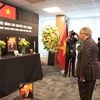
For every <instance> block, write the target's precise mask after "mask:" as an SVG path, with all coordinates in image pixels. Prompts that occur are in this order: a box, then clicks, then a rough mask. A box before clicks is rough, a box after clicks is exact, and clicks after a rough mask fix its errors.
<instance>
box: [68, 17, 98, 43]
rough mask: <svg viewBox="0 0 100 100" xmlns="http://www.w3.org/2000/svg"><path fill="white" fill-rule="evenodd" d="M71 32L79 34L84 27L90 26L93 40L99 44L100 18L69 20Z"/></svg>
mask: <svg viewBox="0 0 100 100" xmlns="http://www.w3.org/2000/svg"><path fill="white" fill-rule="evenodd" d="M68 25H69V31H70V30H74V31H75V32H77V33H79V31H80V29H81V28H82V27H84V26H88V27H90V28H91V30H92V38H93V39H94V40H95V41H96V42H97V39H98V37H100V33H99V31H100V30H99V29H100V17H91V18H77V19H76V18H74V19H69V23H68Z"/></svg>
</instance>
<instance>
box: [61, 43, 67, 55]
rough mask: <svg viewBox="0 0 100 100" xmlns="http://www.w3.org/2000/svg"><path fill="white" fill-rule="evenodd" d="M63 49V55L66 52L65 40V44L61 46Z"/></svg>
mask: <svg viewBox="0 0 100 100" xmlns="http://www.w3.org/2000/svg"><path fill="white" fill-rule="evenodd" d="M60 49H61V50H63V55H65V53H66V42H65V41H63V45H62V46H61V47H60Z"/></svg>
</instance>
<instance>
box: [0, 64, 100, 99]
mask: <svg viewBox="0 0 100 100" xmlns="http://www.w3.org/2000/svg"><path fill="white" fill-rule="evenodd" d="M42 68H43V74H44V77H43V79H42V80H40V81H37V82H34V83H33V86H34V100H80V98H79V93H78V86H77V78H74V77H72V76H70V77H69V76H68V77H66V78H63V76H62V73H61V70H60V69H55V68H54V67H53V66H48V65H42ZM0 100H20V98H19V90H17V91H15V92H14V93H12V94H10V95H8V96H6V97H4V98H1V99H0ZM92 100H100V80H97V82H96V85H95V89H94V92H93V99H92Z"/></svg>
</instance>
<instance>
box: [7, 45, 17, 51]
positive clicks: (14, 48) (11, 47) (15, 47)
mask: <svg viewBox="0 0 100 100" xmlns="http://www.w3.org/2000/svg"><path fill="white" fill-rule="evenodd" d="M8 48H9V50H16V49H17V46H16V44H13V46H11V45H9V47H8Z"/></svg>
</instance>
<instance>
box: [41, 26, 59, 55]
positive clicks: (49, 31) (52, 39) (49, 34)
mask: <svg viewBox="0 0 100 100" xmlns="http://www.w3.org/2000/svg"><path fill="white" fill-rule="evenodd" d="M42 42H43V45H44V49H46V50H47V51H48V52H52V53H55V52H57V51H58V48H59V43H60V33H59V29H58V28H57V27H55V26H50V25H49V26H47V27H45V28H44V29H43V30H42Z"/></svg>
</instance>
